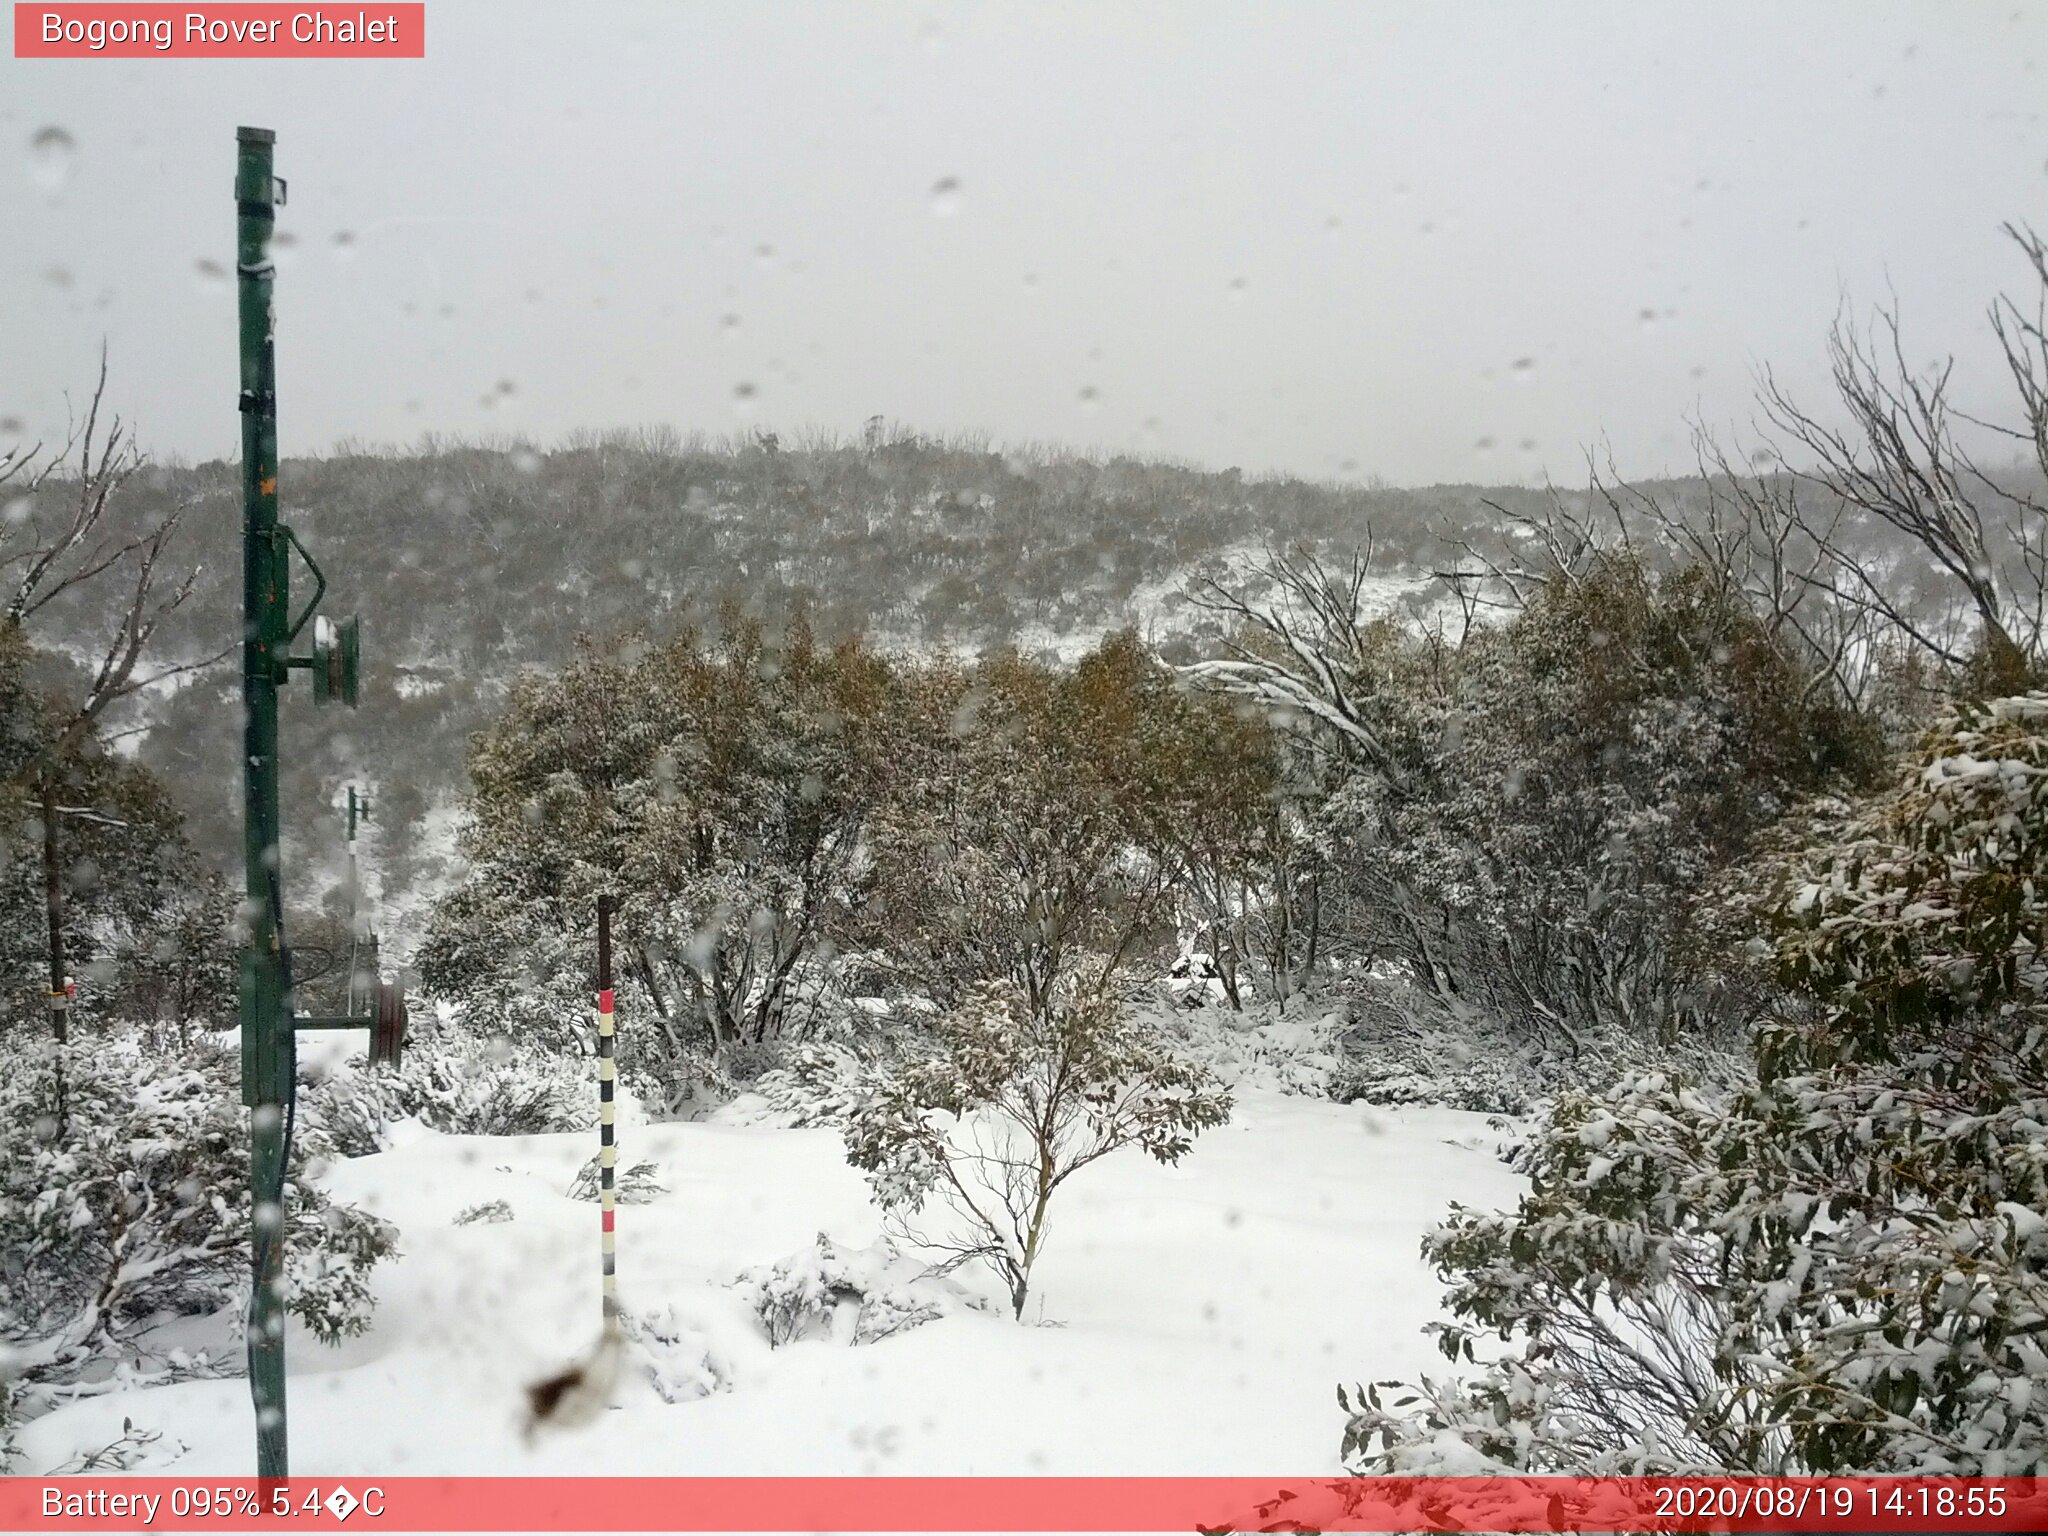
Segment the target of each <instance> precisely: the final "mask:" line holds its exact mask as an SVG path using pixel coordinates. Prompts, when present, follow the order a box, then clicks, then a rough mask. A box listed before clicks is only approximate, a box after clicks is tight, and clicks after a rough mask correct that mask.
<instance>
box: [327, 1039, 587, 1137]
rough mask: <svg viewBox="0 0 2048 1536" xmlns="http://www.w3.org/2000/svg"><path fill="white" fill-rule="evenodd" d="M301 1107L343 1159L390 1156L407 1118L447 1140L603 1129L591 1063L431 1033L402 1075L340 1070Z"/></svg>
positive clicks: (414, 1049)
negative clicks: (394, 1135)
mask: <svg viewBox="0 0 2048 1536" xmlns="http://www.w3.org/2000/svg"><path fill="white" fill-rule="evenodd" d="M302 1109H303V1110H307V1111H310V1112H311V1113H312V1114H313V1115H315V1116H316V1117H317V1118H318V1120H319V1123H320V1126H321V1128H322V1129H323V1130H324V1131H325V1132H326V1133H327V1135H328V1137H329V1138H330V1139H331V1141H332V1142H333V1144H334V1148H335V1150H336V1151H337V1152H339V1153H340V1154H341V1155H342V1156H344V1157H367V1156H369V1155H370V1154H371V1153H373V1152H382V1151H385V1150H387V1149H388V1147H389V1145H390V1142H389V1132H390V1128H391V1126H392V1125H393V1124H394V1123H395V1122H397V1121H400V1120H406V1119H412V1120H417V1121H419V1122H420V1123H421V1124H422V1125H426V1126H430V1127H431V1128H433V1129H434V1130H437V1131H443V1132H446V1133H447V1134H449V1135H451V1136H534V1135H544V1134H547V1133H550V1132H554V1131H578V1130H584V1129H587V1128H588V1127H590V1126H592V1125H594V1124H595V1123H596V1121H597V1085H596V1072H595V1070H594V1068H593V1064H592V1063H591V1061H590V1060H589V1059H588V1058H579V1057H574V1056H566V1055H560V1054H556V1053H552V1052H548V1051H543V1050H539V1049H535V1048H522V1047H514V1046H511V1045H509V1044H507V1043H506V1042H505V1041H503V1040H494V1039H483V1038H479V1037H477V1036H475V1035H471V1034H468V1033H465V1032H463V1031H462V1030H460V1029H443V1030H430V1031H424V1032H422V1033H420V1034H419V1035H417V1036H415V1037H413V1038H410V1039H408V1040H407V1041H406V1046H405V1051H404V1054H403V1055H402V1056H401V1057H400V1059H399V1067H398V1070H397V1071H395V1072H394V1071H392V1070H390V1069H389V1068H381V1067H374V1066H371V1065H370V1064H369V1063H367V1062H361V1063H357V1064H355V1065H352V1066H346V1067H342V1068H340V1069H338V1070H337V1071H335V1072H333V1073H331V1074H329V1075H328V1076H327V1077H325V1078H324V1079H322V1080H321V1081H320V1082H318V1083H316V1084H314V1085H312V1086H311V1087H309V1088H307V1089H306V1090H304V1092H303V1095H302Z"/></svg>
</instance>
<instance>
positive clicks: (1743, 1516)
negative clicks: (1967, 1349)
mask: <svg viewBox="0 0 2048 1536" xmlns="http://www.w3.org/2000/svg"><path fill="white" fill-rule="evenodd" d="M60 1526H61V1527H63V1528H65V1529H81V1528H82V1529H100V1530H149V1531H202V1530H203V1531H290V1530H321V1529H325V1530H334V1529H347V1530H355V1529H365V1530H370V1531H392V1532H396V1531H910V1532H940V1531H959V1532H984V1531H1047V1532H1054V1531H1057V1532H1066V1531H1129V1532H1152V1531H1167V1532H1172V1531H1178V1532H1194V1531H1207V1532H1216V1531H1222V1530H1231V1531H1258V1530H1317V1531H1423V1530H1433V1531H1442V1530H1459V1529H1463V1530H1485V1531H1645V1532H1649V1531H1673V1532H1694V1531H2041V1530H2048V1480H2042V1481H2038V1482H2037V1481H2036V1480H2035V1479H2032V1478H1488V1477H1453V1478H1227V1477H1215V1478H1199V1477H1198V1478H1161V1477H1152V1478H1146V1477H1139V1478H1098V1477H709V1478H687V1477H682V1478H663V1477H605V1478H520V1477H501V1478H493V1477H483V1478H426V1477H388V1478H379V1477H347V1478H321V1477H293V1478H290V1479H286V1480H282V1481H276V1482H264V1481H260V1480H258V1479H256V1478H218V1479H210V1480H201V1479H196V1478H168V1477H57V1478H27V1477H15V1478H5V1479H0V1530H7V1531H33V1530H54V1529H56V1528H58V1527H60Z"/></svg>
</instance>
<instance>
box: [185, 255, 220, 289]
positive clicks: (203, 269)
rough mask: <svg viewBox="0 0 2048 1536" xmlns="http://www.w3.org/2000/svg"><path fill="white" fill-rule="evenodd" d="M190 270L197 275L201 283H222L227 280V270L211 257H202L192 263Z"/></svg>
mask: <svg viewBox="0 0 2048 1536" xmlns="http://www.w3.org/2000/svg"><path fill="white" fill-rule="evenodd" d="M192 270H193V271H194V272H197V273H198V274H199V279H200V281H201V282H203V283H207V284H213V283H224V282H226V281H227V280H228V269H227V268H226V267H224V266H222V265H221V264H220V263H219V262H217V261H215V260H214V259H213V258H212V257H211V256H202V257H200V258H199V260H197V261H195V262H193V263H192Z"/></svg>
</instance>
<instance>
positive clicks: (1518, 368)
mask: <svg viewBox="0 0 2048 1536" xmlns="http://www.w3.org/2000/svg"><path fill="white" fill-rule="evenodd" d="M1508 375H1509V377H1511V378H1512V379H1513V380H1514V381H1515V382H1516V383H1517V384H1526V383H1528V382H1529V381H1530V380H1531V379H1533V378H1535V377H1536V359H1535V358H1533V357H1518V358H1516V359H1515V360H1514V361H1513V362H1512V363H1510V364H1508Z"/></svg>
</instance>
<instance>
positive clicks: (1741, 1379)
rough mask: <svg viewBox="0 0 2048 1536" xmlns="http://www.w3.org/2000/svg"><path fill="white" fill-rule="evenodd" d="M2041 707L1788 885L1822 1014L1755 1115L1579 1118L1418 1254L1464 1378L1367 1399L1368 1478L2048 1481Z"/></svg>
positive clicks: (1978, 739) (1961, 739)
mask: <svg viewBox="0 0 2048 1536" xmlns="http://www.w3.org/2000/svg"><path fill="white" fill-rule="evenodd" d="M2044 784H2048V694H2028V695H2024V696H2021V697H2017V698H2010V699H2003V700H1999V701H1996V702H1994V703H1992V704H1989V705H1987V706H1982V707H1976V708H1971V709H1967V710H1965V711H1963V712H1962V713H1960V714H1959V715H1958V716H1957V717H1956V718H1954V719H1952V720H1951V721H1950V722H1948V723H1947V724H1946V725H1945V726H1944V727H1943V728H1942V729H1941V730H1940V731H1939V732H1937V733H1936V734H1935V735H1934V736H1933V737H1931V738H1930V740H1929V742H1928V744H1927V746H1926V747H1925V748H1924V749H1923V750H1922V752H1921V753H1920V755H1919V756H1918V758H1917V759H1916V760H1915V762H1914V763H1913V764H1911V765H1910V767H1909V771H1908V773H1907V774H1906V776H1905V779H1904V782H1903V784H1902V785H1901V786H1900V788H1899V789H1898V790H1897V791H1896V792H1895V793H1894V794H1892V795H1891V796H1889V797H1887V798H1885V799H1882V800H1880V801H1879V802H1877V803H1876V804H1874V805H1872V806H1870V807H1868V808H1867V809H1866V810H1865V811H1864V812H1862V813H1861V814H1860V815H1859V816H1857V817H1856V818H1855V819H1854V821H1853V822H1851V823H1850V825H1849V827H1848V828H1847V829H1846V834H1845V835H1844V836H1843V837H1841V838H1840V839H1839V840H1837V841H1835V842H1833V843H1831V844H1829V845H1827V846H1824V847H1820V848H1817V849H1816V850H1814V851H1813V852H1812V853H1811V854H1809V855H1808V856H1806V857H1805V858H1804V859H1802V860H1800V861H1798V862H1797V863H1795V864H1794V865H1793V866H1792V867H1791V868H1790V869H1789V870H1787V871H1786V872H1785V873H1786V874H1787V876H1788V879H1787V882H1786V890H1785V893H1784V895H1783V897H1782V899H1781V900H1780V901H1779V903H1778V904H1777V906H1776V909H1775V913H1774V919H1775V925H1776V929H1777V945H1776V952H1777V958H1778V961H1779V964H1780V966H1781V968H1782V972H1783V975H1784V978H1785V980H1786V982H1787V983H1788V984H1789V985H1791V986H1792V987H1794V988H1796V989H1797V990H1798V994H1799V997H1800V999H1801V1001H1800V1002H1798V1003H1797V1004H1796V1005H1795V1006H1794V1007H1792V1008H1790V1009H1788V1010H1787V1011H1786V1012H1785V1014H1784V1015H1783V1016H1781V1017H1779V1018H1777V1019H1775V1020H1774V1021H1772V1022H1771V1023H1769V1024H1768V1025H1767V1026H1766V1027H1765V1028H1764V1029H1763V1030H1762V1031H1760V1033H1759V1036H1758V1041H1757V1053H1756V1056H1757V1081H1756V1082H1755V1083H1754V1084H1753V1085H1751V1086H1748V1087H1745V1088H1741V1089H1738V1090H1737V1091H1735V1092H1733V1093H1722V1092H1717V1091H1708V1090H1703V1089H1701V1088H1699V1087H1696V1086H1694V1085H1693V1084H1691V1083H1689V1082H1688V1081H1686V1080H1685V1079H1684V1078H1683V1077H1682V1076H1679V1075H1677V1074H1640V1075H1636V1076H1633V1077H1631V1078H1628V1079H1625V1080H1624V1081H1622V1082H1621V1083H1619V1084H1617V1085H1615V1086H1614V1087H1612V1088H1610V1089H1608V1090H1606V1091H1604V1092H1600V1093H1576V1094H1569V1095H1566V1096H1565V1097H1563V1098H1562V1099H1561V1100H1560V1101H1559V1103H1558V1105H1557V1107H1556V1110H1555V1112H1554V1113H1553V1115H1552V1117H1551V1120H1550V1123H1549V1125H1548V1126H1547V1127H1546V1129H1545V1131H1544V1132H1543V1134H1542V1135H1541V1136H1539V1137H1537V1138H1535V1139H1533V1140H1532V1141H1530V1142H1529V1143H1527V1144H1525V1146H1524V1147H1523V1149H1522V1152H1521V1156H1522V1158H1523V1166H1524V1168H1525V1170H1526V1171H1527V1172H1528V1173H1529V1175H1530V1180H1531V1188H1530V1192H1529V1194H1528V1195H1527V1196H1525V1197H1524V1199H1523V1200H1522V1202H1521V1205H1520V1207H1519V1209H1518V1210H1516V1211H1515V1212H1513V1213H1512V1214H1482V1213H1477V1212H1471V1211H1462V1210H1461V1211H1457V1212H1456V1213H1455V1214H1454V1215H1453V1217H1452V1219H1451V1220H1450V1222H1449V1223H1447V1224H1446V1225H1445V1226H1444V1227H1443V1228H1442V1229H1440V1230H1439V1231H1437V1232H1435V1233H1433V1234H1431V1235H1430V1237H1429V1238H1428V1239H1426V1241H1425V1245H1424V1246H1425V1252H1426V1253H1427V1255H1428V1256H1429V1257H1430V1258H1431V1259H1432V1260H1433V1261H1434V1262H1435V1264H1436V1265H1437V1268H1438V1270H1439V1272H1440V1273H1441V1274H1443V1275H1444V1277H1445V1278H1446V1279H1447V1280H1448V1281H1449V1282H1450V1291H1449V1296H1448V1301H1449V1305H1450V1308H1451V1311H1452V1312H1453V1313H1454V1315H1455V1318H1456V1320H1455V1321H1454V1322H1451V1323H1447V1324H1443V1325H1439V1330H1438V1331H1439V1339H1440V1342H1441V1344H1442V1345H1443V1347H1444V1350H1445V1352H1446V1354H1448V1355H1449V1356H1450V1357H1451V1358H1452V1359H1454V1360H1465V1361H1468V1362H1469V1361H1473V1360H1474V1358H1475V1357H1474V1354H1473V1348H1472V1346H1473V1343H1474V1341H1475V1340H1476V1339H1477V1338H1478V1337H1479V1336H1481V1335H1482V1334H1485V1333H1496V1334H1498V1335H1500V1336H1501V1337H1502V1338H1503V1339H1505V1340H1506V1347H1505V1349H1504V1350H1503V1351H1502V1352H1501V1354H1500V1356H1499V1358H1498V1359H1497V1360H1496V1361H1494V1362H1492V1363H1489V1364H1486V1365H1484V1366H1483V1368H1482V1369H1481V1370H1480V1372H1479V1374H1478V1375H1477V1376H1476V1377H1474V1378H1473V1379H1472V1380H1470V1381H1465V1382H1446V1383H1432V1382H1425V1383H1423V1384H1422V1386H1421V1387H1419V1388H1415V1389H1410V1392H1411V1394H1412V1395H1410V1396H1409V1397H1406V1398H1401V1399H1390V1398H1389V1397H1387V1396H1386V1395H1385V1393H1384V1392H1383V1391H1375V1392H1373V1393H1369V1394H1367V1395H1366V1400H1365V1401H1364V1402H1362V1403H1356V1404H1354V1405H1353V1407H1354V1410H1355V1411H1354V1413H1353V1417H1352V1419H1351V1421H1350V1425H1349V1428H1348V1430H1347V1432H1346V1437H1345V1449H1346V1452H1347V1453H1348V1454H1350V1455H1353V1456H1354V1457H1356V1458H1357V1459H1358V1461H1359V1463H1360V1465H1362V1466H1363V1467H1364V1468H1365V1469H1366V1470H1371V1471H1400V1472H1411V1471H1420V1470H1423V1469H1426V1468H1430V1467H1434V1466H1440V1465H1442V1464H1443V1463H1442V1457H1443V1456H1444V1454H1445V1452H1446V1450H1447V1449H1450V1450H1453V1451H1456V1452H1458V1453H1460V1454H1462V1455H1464V1456H1467V1457H1478V1458H1481V1459H1483V1460H1485V1461H1487V1462H1489V1463H1493V1464H1498V1465H1505V1466H1511V1467H1516V1468H1522V1469H1528V1470H1534V1471H1556V1472H1567V1471H1569V1472H1574V1473H1599V1472H1609V1471H1633V1470H1642V1471H1675V1470H1695V1469H1697V1470H1712V1469H1720V1468H1728V1469H1734V1470H1739V1471H1755V1472H1769V1473H1779V1472H1807V1473H1837V1472H1850V1471H1861V1472H1873V1473H1908V1472H1913V1473H1930V1474H1934V1473H1938V1474H1944V1475H1967V1476H2019V1475H2038V1474H2039V1473H2041V1472H2043V1471H2048V1394H2044V1393H2042V1392H2041V1391H2039V1390H2038V1384H2039V1383H2040V1382H2041V1381H2042V1380H2043V1379H2044V1377H2048V1350H2044V1348H2043V1345H2042V1343H2041V1340H2042V1338H2043V1336H2044V1335H2048V1129H2044V1126H2048V963H2044V960H2043V951H2042V942H2041V940H2042V935H2043V932H2044V928H2048V791H2044V788H2043V786H2044Z"/></svg>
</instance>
